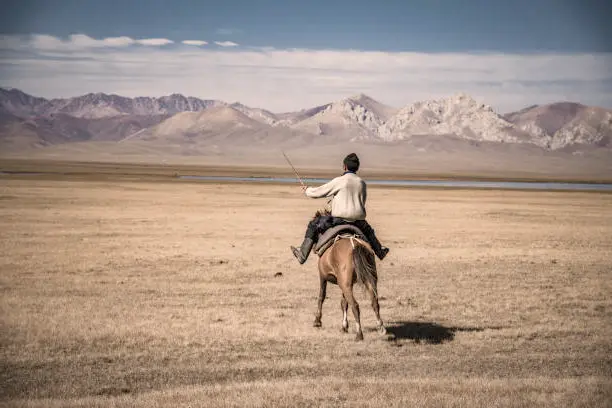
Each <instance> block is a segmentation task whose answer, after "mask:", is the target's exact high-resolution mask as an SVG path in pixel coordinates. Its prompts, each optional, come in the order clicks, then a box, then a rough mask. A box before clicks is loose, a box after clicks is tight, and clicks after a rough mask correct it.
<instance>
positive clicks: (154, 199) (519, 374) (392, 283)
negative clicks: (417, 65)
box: [0, 177, 612, 407]
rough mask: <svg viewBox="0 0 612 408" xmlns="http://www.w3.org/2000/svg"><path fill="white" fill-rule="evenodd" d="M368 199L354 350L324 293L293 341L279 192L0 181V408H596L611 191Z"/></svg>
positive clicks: (307, 302) (296, 282)
mask: <svg viewBox="0 0 612 408" xmlns="http://www.w3.org/2000/svg"><path fill="white" fill-rule="evenodd" d="M368 199H369V207H368V210H369V219H370V222H371V223H372V224H373V225H374V227H375V228H376V230H377V232H378V234H379V235H380V238H381V240H382V241H383V242H384V243H385V244H388V245H389V246H390V247H391V248H392V252H391V254H390V255H389V257H388V258H387V259H385V261H383V262H381V263H379V273H380V282H379V292H380V295H381V297H382V298H381V314H382V317H383V320H385V322H386V323H387V327H388V330H389V332H390V334H389V336H384V337H381V336H379V335H378V334H377V333H376V332H375V331H374V330H375V324H376V322H375V319H374V314H373V312H372V310H371V309H370V307H369V305H368V302H367V301H365V299H364V294H363V292H362V291H361V290H360V289H357V290H356V295H357V298H358V300H359V301H360V303H361V310H362V323H363V324H364V329H365V330H364V331H365V332H364V335H365V341H364V342H361V343H357V342H355V341H354V340H353V339H354V334H352V333H351V334H349V335H345V334H342V333H341V332H340V323H341V317H342V316H341V312H340V306H339V290H338V288H337V287H336V286H331V287H330V288H329V290H328V299H327V300H326V302H325V304H324V309H323V328H321V329H315V328H313V327H312V321H313V319H314V312H315V310H316V296H317V294H318V278H317V274H316V256H312V257H311V258H310V259H309V261H308V262H307V263H306V264H305V265H299V264H298V263H297V262H296V261H295V260H294V259H293V258H292V256H291V254H290V251H289V245H291V244H293V245H295V244H297V243H299V242H300V241H301V238H302V236H303V232H304V228H305V223H306V221H307V220H308V219H309V218H310V217H311V215H312V214H313V213H314V210H315V209H316V208H318V207H319V206H321V205H322V204H323V202H322V201H317V200H307V199H305V198H303V197H302V196H301V195H300V193H299V188H298V187H294V186H269V185H265V186H262V185H256V186H252V185H221V184H209V183H206V184H204V183H184V182H171V181H168V182H157V183H155V182H130V181H125V180H116V181H103V180H98V181H96V180H22V179H21V180H20V179H11V178H8V177H4V178H1V179H0V231H1V232H0V250H1V252H2V257H1V259H0V291H1V292H2V297H1V301H0V313H1V317H2V320H1V327H0V329H1V331H0V345H1V351H0V356H1V361H2V369H1V371H0V384H1V386H0V405H3V406H26V407H47V406H50V407H56V406H79V407H80V406H83V407H85V406H87V407H89V406H128V407H156V406H177V405H184V406H364V405H373V406H374V405H375V406H417V407H439V406H453V407H466V406H488V407H489V406H491V407H496V406H498V407H519V406H544V407H559V406H564V407H566V406H570V407H571V406H575V407H578V406H585V407H604V406H609V403H610V401H611V400H612V380H611V378H612V377H611V375H612V357H611V356H612V340H611V335H612V327H611V323H610V322H611V321H612V298H611V296H610V294H611V293H612V291H611V289H612V288H611V286H612V280H611V278H612V269H611V265H612V262H611V255H610V254H611V253H612V199H611V196H610V195H606V194H596V193H589V194H586V193H561V192H517V191H452V190H417V189H382V188H379V189H372V190H371V191H370V194H369V198H368ZM278 272H281V273H282V276H275V275H276V274H277V273H278ZM349 322H350V324H351V328H352V327H353V320H352V316H351V315H349Z"/></svg>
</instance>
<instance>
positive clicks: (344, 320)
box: [340, 294, 348, 333]
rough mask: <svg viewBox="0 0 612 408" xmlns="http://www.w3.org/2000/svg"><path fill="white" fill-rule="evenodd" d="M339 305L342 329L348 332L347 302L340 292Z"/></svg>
mask: <svg viewBox="0 0 612 408" xmlns="http://www.w3.org/2000/svg"><path fill="white" fill-rule="evenodd" d="M340 307H341V308H342V331H343V332H345V333H347V332H348V302H347V301H346V298H345V297H344V294H342V300H341V301H340Z"/></svg>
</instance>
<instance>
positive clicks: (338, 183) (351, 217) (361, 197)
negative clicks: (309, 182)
mask: <svg viewBox="0 0 612 408" xmlns="http://www.w3.org/2000/svg"><path fill="white" fill-rule="evenodd" d="M305 193H306V196H307V197H310V198H322V197H333V198H332V202H331V215H332V216H334V217H338V218H344V219H345V220H348V221H355V220H365V218H366V208H365V203H366V198H367V191H366V183H365V181H363V180H362V179H361V177H359V176H358V175H357V174H355V173H351V172H346V173H344V174H343V175H342V176H339V177H336V178H335V179H333V180H331V181H329V182H328V183H326V184H323V185H322V186H319V187H308V188H307V189H306V191H305Z"/></svg>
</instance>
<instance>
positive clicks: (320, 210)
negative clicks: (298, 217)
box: [312, 208, 331, 219]
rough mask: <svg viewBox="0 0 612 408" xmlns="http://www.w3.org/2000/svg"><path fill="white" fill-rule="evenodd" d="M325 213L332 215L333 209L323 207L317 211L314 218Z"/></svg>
mask: <svg viewBox="0 0 612 408" xmlns="http://www.w3.org/2000/svg"><path fill="white" fill-rule="evenodd" d="M324 215H331V211H330V210H329V209H328V208H321V209H319V210H317V212H315V215H314V217H312V218H313V219H314V218H318V217H321V216H324Z"/></svg>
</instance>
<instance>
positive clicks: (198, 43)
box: [182, 40, 208, 46]
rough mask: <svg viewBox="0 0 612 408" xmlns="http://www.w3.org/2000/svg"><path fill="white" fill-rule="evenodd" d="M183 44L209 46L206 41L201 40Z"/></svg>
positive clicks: (188, 41) (185, 41)
mask: <svg viewBox="0 0 612 408" xmlns="http://www.w3.org/2000/svg"><path fill="white" fill-rule="evenodd" d="M182 43H183V44H185V45H196V46H201V45H206V44H208V43H207V42H206V41H200V40H183V41H182Z"/></svg>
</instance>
